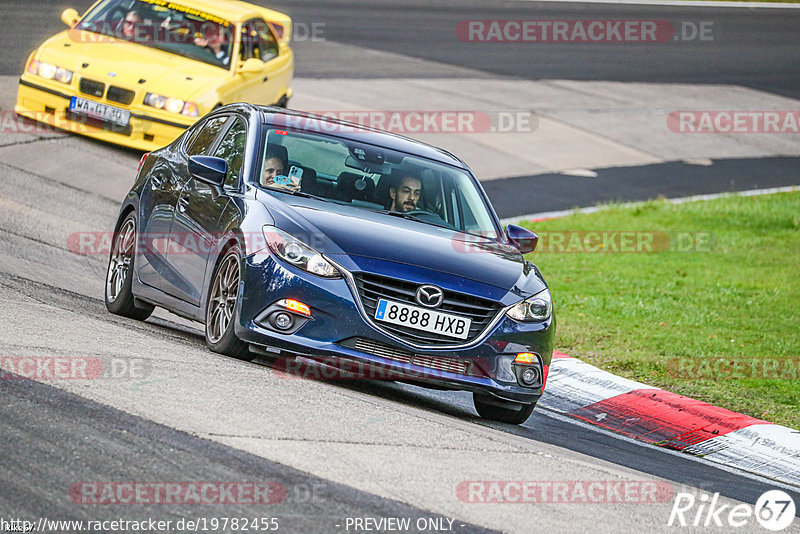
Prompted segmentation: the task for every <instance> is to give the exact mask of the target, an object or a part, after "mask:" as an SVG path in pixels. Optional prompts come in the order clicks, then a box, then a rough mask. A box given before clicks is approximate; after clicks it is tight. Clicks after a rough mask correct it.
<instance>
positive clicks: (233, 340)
mask: <svg viewBox="0 0 800 534" xmlns="http://www.w3.org/2000/svg"><path fill="white" fill-rule="evenodd" d="M241 257H242V254H241V250H240V249H239V247H238V246H236V245H234V246H232V247H230V248H228V249H227V250H226V251H225V254H224V255H223V256H222V259H221V260H220V261H219V263H218V264H217V266H216V268H215V269H214V276H213V277H212V278H211V279H212V282H211V286H210V287H209V289H208V299H207V302H206V313H205V317H206V320H205V323H206V327H205V333H206V345H207V346H208V348H209V349H211V350H212V351H214V352H218V353H220V354H225V355H226V356H232V357H234V358H238V359H240V360H251V359H253V357H254V354H252V353H251V352H250V349H249V348H248V346H247V344H246V343H244V342H243V341H242V340H240V339H239V338H238V337H236V333H235V332H234V322H235V320H236V307H237V305H238V302H239V282H240V281H241V279H242V277H241Z"/></svg>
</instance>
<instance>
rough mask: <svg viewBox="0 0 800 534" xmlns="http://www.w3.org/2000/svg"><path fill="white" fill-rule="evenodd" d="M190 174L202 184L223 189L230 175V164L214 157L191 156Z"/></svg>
mask: <svg viewBox="0 0 800 534" xmlns="http://www.w3.org/2000/svg"><path fill="white" fill-rule="evenodd" d="M189 174H191V175H192V176H193V177H194V178H197V179H198V180H200V181H201V182H205V183H207V184H209V185H216V186H219V187H222V184H224V183H225V176H226V175H227V174H228V162H227V161H225V160H224V159H222V158H215V157H214V156H190V157H189Z"/></svg>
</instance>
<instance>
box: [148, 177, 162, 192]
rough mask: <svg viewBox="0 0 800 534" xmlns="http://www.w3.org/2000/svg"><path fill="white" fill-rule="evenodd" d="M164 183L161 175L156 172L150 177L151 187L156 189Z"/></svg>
mask: <svg viewBox="0 0 800 534" xmlns="http://www.w3.org/2000/svg"><path fill="white" fill-rule="evenodd" d="M162 183H163V182H162V178H161V176H159V175H157V174H154V175H153V176H151V177H150V189H152V190H154V191H155V190H156V189H161V184H162Z"/></svg>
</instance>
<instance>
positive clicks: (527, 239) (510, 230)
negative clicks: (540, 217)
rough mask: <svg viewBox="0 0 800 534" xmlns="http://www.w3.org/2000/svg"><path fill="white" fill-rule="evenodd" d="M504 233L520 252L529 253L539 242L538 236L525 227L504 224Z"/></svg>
mask: <svg viewBox="0 0 800 534" xmlns="http://www.w3.org/2000/svg"><path fill="white" fill-rule="evenodd" d="M506 234H508V239H509V240H510V241H511V242H512V243H513V244H514V246H515V247H517V249H519V251H520V252H521V253H522V254H529V253H531V252H533V251H534V250H536V245H537V244H538V243H539V236H538V235H536V234H535V233H533V232H531V231H530V230H528V229H527V228H523V227H521V226H516V225H514V224H509V225H508V226H506Z"/></svg>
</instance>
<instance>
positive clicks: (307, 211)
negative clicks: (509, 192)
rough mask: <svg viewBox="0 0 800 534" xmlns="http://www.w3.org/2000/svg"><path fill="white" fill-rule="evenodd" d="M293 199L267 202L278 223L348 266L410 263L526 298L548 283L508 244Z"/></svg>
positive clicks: (362, 211)
mask: <svg viewBox="0 0 800 534" xmlns="http://www.w3.org/2000/svg"><path fill="white" fill-rule="evenodd" d="M261 194H262V195H265V196H268V195H267V194H266V193H261ZM281 196H282V195H281ZM290 198H291V200H287V202H289V203H288V204H287V203H284V202H280V201H278V200H277V199H276V198H272V197H271V198H270V199H268V200H267V201H266V202H265V203H267V207H268V209H269V210H270V212H271V214H272V216H273V218H274V219H275V224H276V226H278V227H279V228H281V229H283V230H285V231H287V232H289V233H291V234H292V235H294V236H295V237H297V238H298V239H300V240H302V241H304V242H305V243H306V244H308V245H309V246H312V247H313V248H315V249H316V250H318V251H320V252H322V253H324V254H326V255H328V256H330V257H331V259H333V260H334V261H336V262H339V263H341V264H342V265H343V266H344V267H346V268H348V269H351V268H354V267H355V268H357V269H358V270H360V269H363V270H370V269H371V268H373V267H374V266H376V265H380V263H381V262H392V263H395V264H405V265H409V266H414V267H419V268H422V269H427V270H429V271H434V272H437V273H447V274H450V275H453V276H455V277H460V278H467V279H470V280H473V281H476V282H479V283H482V284H488V285H491V286H494V287H496V288H499V289H501V290H503V291H504V292H505V291H510V292H512V293H515V294H517V295H519V296H522V297H527V296H530V295H533V294H535V293H538V292H539V291H542V290H543V289H545V288H546V287H547V286H546V285H545V283H544V281H543V280H542V279H541V278H540V275H539V273H538V271H537V270H536V269H535V268H534V267H533V265H532V264H531V263H529V262H527V261H525V259H524V258H523V257H522V255H521V254H520V253H519V251H518V250H517V249H516V248H514V247H511V246H509V245H507V244H504V243H498V242H496V241H494V240H490V239H485V238H482V237H479V236H475V235H471V234H464V233H462V232H456V231H452V230H449V229H446V228H440V227H436V226H433V225H430V224H424V223H420V222H416V221H411V220H406V219H402V218H397V217H392V216H388V215H385V214H381V213H377V212H372V211H369V210H363V209H354V208H351V207H346V206H340V205H337V204H333V203H320V202H317V201H306V199H300V198H297V197H290ZM345 256H346V257H347V258H349V259H350V260H352V263H351V262H349V261H347V260H346V259H345V258H344V257H345ZM364 260H379V261H364ZM368 265H369V266H370V267H367V266H368ZM492 293H494V294H497V293H496V292H494V291H492Z"/></svg>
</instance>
